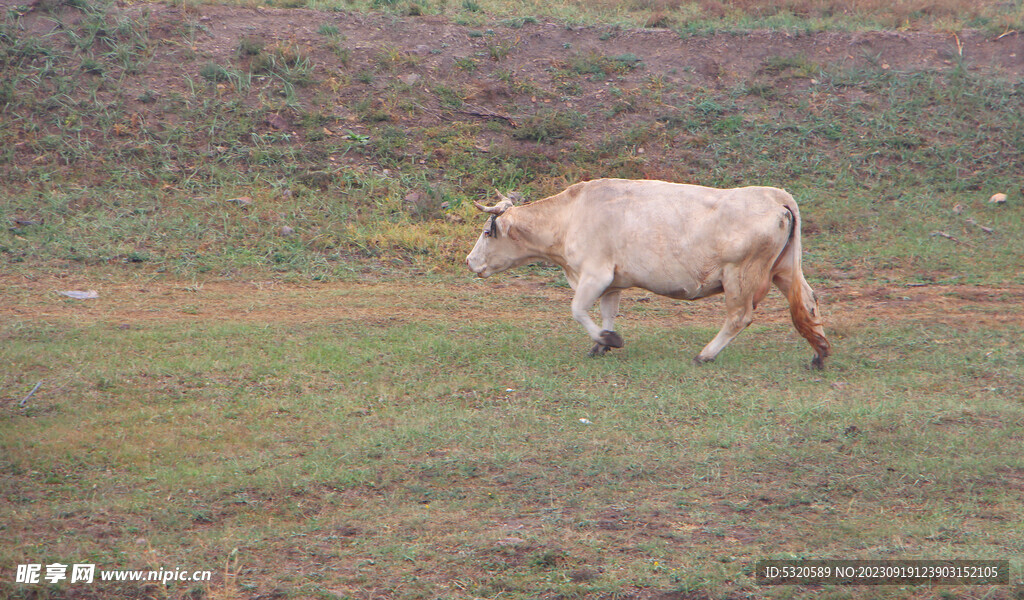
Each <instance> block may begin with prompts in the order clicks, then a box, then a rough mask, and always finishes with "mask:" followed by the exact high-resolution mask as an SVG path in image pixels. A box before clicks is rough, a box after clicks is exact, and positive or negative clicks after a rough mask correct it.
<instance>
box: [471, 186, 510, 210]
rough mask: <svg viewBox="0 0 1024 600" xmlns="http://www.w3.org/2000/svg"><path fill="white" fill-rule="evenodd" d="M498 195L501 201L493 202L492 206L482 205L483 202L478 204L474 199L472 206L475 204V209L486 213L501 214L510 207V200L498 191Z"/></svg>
mask: <svg viewBox="0 0 1024 600" xmlns="http://www.w3.org/2000/svg"><path fill="white" fill-rule="evenodd" d="M495 191H497V190H495ZM498 196H500V197H501V202H499V203H497V204H495V205H494V206H484V205H483V204H480V203H479V202H476V201H474V202H473V206H476V208H477V210H480V211H483V212H485V213H488V214H492V215H498V216H500V215H503V214H505V211H506V210H508V209H510V208H512V201H511V200H509V199H508V198H506V197H505V196H504V195H503V194H502V193H501V192H498Z"/></svg>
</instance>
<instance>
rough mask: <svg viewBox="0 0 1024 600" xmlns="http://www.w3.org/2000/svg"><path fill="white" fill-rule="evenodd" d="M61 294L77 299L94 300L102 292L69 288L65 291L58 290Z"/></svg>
mask: <svg viewBox="0 0 1024 600" xmlns="http://www.w3.org/2000/svg"><path fill="white" fill-rule="evenodd" d="M57 293H58V294H60V295H61V296H67V297H68V298H74V299H75V300H92V299H94V298H99V297H100V293H99V292H97V291H96V290H85V291H81V290H67V291H65V292H57Z"/></svg>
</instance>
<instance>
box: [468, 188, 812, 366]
mask: <svg viewBox="0 0 1024 600" xmlns="http://www.w3.org/2000/svg"><path fill="white" fill-rule="evenodd" d="M498 196H499V200H500V201H499V202H498V203H497V204H496V205H494V206H484V205H482V204H480V203H478V202H474V204H475V205H476V208H477V209H479V210H481V211H483V212H485V213H488V214H489V215H490V217H489V218H488V221H487V225H486V227H485V228H484V230H483V232H482V233H481V234H480V237H479V238H478V239H477V241H476V245H475V246H474V247H473V250H472V251H471V252H470V253H469V256H467V257H466V263H467V265H468V266H469V269H470V270H471V271H472V272H474V273H476V274H477V275H478V276H479V277H489V276H491V275H494V274H495V273H500V272H502V271H505V270H507V269H511V268H513V267H517V266H520V265H524V264H527V263H530V262H535V261H548V262H552V263H554V264H556V265H558V266H560V267H561V268H562V269H563V270H564V271H565V276H566V279H567V280H568V281H569V285H570V287H572V289H573V290H574V295H573V299H572V316H573V318H575V319H576V321H577V322H579V324H580V325H582V326H583V328H584V329H585V330H586V331H587V333H588V334H589V335H590V338H591V340H593V342H594V346H593V348H592V349H591V351H590V354H591V356H601V355H604V354H605V353H606V352H608V351H609V350H610V349H612V348H621V347H623V345H624V342H623V339H622V336H620V335H619V334H618V333H617V332H616V331H615V317H616V316H617V314H618V310H619V299H620V297H621V293H622V290H625V289H628V288H633V287H638V288H643V289H646V290H649V291H651V292H653V293H655V294H658V295H661V296H667V297H669V298H675V299H682V300H697V299H700V298H706V297H708V296H713V295H716V294H724V295H725V308H726V318H725V324H724V325H723V326H722V329H721V331H719V332H718V335H716V336H715V338H714V339H712V340H711V342H709V343H708V345H707V346H705V347H704V348H703V349H702V350H701V351H700V353H699V354H698V355H697V356H696V357H695V358H694V362H695V363H697V364H702V363H706V362H710V361H713V360H714V359H715V357H716V356H718V353H719V352H721V351H722V349H723V348H725V347H726V346H727V345H728V344H729V342H731V341H732V339H733V338H735V337H736V335H738V334H739V333H740V332H741V331H743V330H744V329H745V328H746V327H747V326H748V325H750V323H751V321H752V320H753V312H754V309H755V308H756V307H757V305H758V303H760V302H761V301H762V300H763V299H764V297H765V295H767V293H768V289H769V286H770V284H772V283H774V284H775V286H776V287H777V288H778V289H779V290H780V291H781V292H782V294H783V295H784V296H785V297H786V299H787V300H788V301H789V312H790V316H791V317H792V320H793V325H794V326H795V327H796V330H797V332H799V333H800V335H801V336H803V337H804V338H805V339H806V340H807V341H808V342H809V343H810V344H811V346H812V347H813V348H814V352H815V354H814V357H813V359H812V361H811V366H812V367H814V368H818V369H820V368H822V367H823V366H824V361H825V358H826V357H827V356H828V355H829V354H830V349H831V347H830V345H829V342H828V339H826V337H825V332H824V329H823V327H822V324H821V321H820V319H819V311H818V301H817V297H816V296H815V294H814V291H813V290H812V289H811V286H810V285H809V284H808V283H807V280H806V279H805V278H804V274H803V271H802V270H801V254H802V249H801V242H800V210H799V209H798V208H797V204H796V201H795V200H794V199H793V197H792V196H791V195H789V193H787V192H786V191H784V190H781V189H778V188H772V187H742V188H734V189H715V188H710V187H702V186H697V185H687V184H680V183H670V182H666V181H656V180H628V179H596V180H592V181H585V182H581V183H577V184H575V185H572V186H570V187H568V188H566V189H565V190H564V191H562V192H560V193H558V194H555V195H554V196H550V197H548V198H545V199H543V200H538V201H535V202H532V203H529V204H524V205H521V206H515V205H514V203H513V202H512V200H510V199H509V198H507V197H505V196H504V195H503V194H501V192H498ZM598 300H600V304H601V319H602V324H601V326H600V327H599V326H598V325H597V324H596V323H595V322H594V320H593V319H592V318H591V316H590V314H589V313H590V309H591V307H592V306H593V305H594V303H595V302H597V301H598Z"/></svg>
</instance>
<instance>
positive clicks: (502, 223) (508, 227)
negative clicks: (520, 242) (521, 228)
mask: <svg viewBox="0 0 1024 600" xmlns="http://www.w3.org/2000/svg"><path fill="white" fill-rule="evenodd" d="M494 224H495V225H497V226H498V235H499V236H500V237H505V236H509V237H511V238H512V239H517V238H516V234H515V227H513V226H512V219H495V220H494Z"/></svg>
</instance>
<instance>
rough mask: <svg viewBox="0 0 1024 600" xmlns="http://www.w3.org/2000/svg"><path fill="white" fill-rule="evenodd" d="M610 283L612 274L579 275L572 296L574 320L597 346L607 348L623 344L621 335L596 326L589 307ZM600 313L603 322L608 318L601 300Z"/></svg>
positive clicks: (615, 301) (615, 302)
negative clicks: (574, 292)
mask: <svg viewBox="0 0 1024 600" xmlns="http://www.w3.org/2000/svg"><path fill="white" fill-rule="evenodd" d="M611 283H612V274H611V273H608V274H607V275H606V276H593V275H591V276H586V277H581V278H580V280H579V282H578V283H577V284H576V294H575V295H574V296H573V298H572V316H573V318H574V319H576V322H577V323H579V324H580V325H582V326H583V328H584V329H585V330H586V331H587V334H588V335H589V336H590V339H592V340H594V343H595V345H597V346H606V347H607V348H621V347H622V346H623V341H622V336H620V335H619V334H617V333H615V332H614V331H609V330H606V329H602V328H601V327H598V325H597V323H595V322H594V320H593V319H592V318H590V307H592V306H593V305H594V302H597V299H598V298H601V297H602V296H604V295H605V292H606V291H608V286H609V285H611ZM612 302H613V301H612V300H609V301H608V306H609V308H610V307H611V304H612ZM614 304H615V308H616V309H617V308H618V300H617V299H615V300H614ZM601 308H602V310H601V314H602V318H604V319H605V322H606V323H607V322H608V319H607V317H606V315H605V302H604V301H602V302H601ZM611 321H612V322H614V315H612V319H611ZM591 354H595V352H594V350H593V349H592V350H591Z"/></svg>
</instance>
